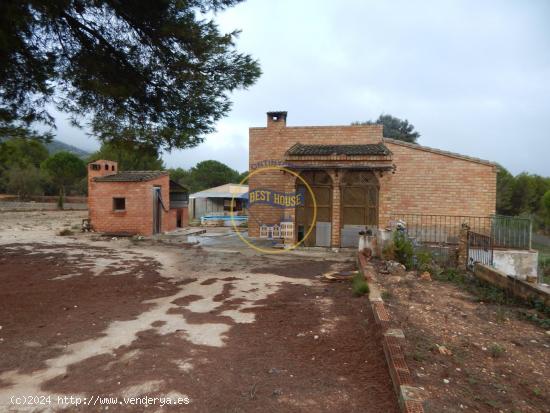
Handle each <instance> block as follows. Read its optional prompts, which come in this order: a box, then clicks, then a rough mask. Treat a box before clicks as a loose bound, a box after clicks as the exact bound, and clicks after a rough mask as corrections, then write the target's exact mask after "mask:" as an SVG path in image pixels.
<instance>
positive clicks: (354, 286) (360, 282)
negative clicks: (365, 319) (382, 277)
mask: <svg viewBox="0 0 550 413" xmlns="http://www.w3.org/2000/svg"><path fill="white" fill-rule="evenodd" d="M351 290H352V291H353V295H355V296H356V297H360V296H362V295H365V294H367V293H368V292H369V285H368V284H367V281H365V277H364V276H363V274H361V273H360V272H358V273H357V274H355V275H354V277H353V279H352V281H351Z"/></svg>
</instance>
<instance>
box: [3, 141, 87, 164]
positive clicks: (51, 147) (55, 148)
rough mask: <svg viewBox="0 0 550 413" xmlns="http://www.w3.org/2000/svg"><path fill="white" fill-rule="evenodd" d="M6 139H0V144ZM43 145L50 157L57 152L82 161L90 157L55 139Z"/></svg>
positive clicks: (78, 149) (82, 151)
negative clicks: (68, 153) (69, 154)
mask: <svg viewBox="0 0 550 413" xmlns="http://www.w3.org/2000/svg"><path fill="white" fill-rule="evenodd" d="M8 139H10V138H6V137H0V143H2V142H5V141H6V140H8ZM44 145H45V146H46V148H47V149H48V152H49V153H50V155H52V154H54V153H57V152H70V153H73V154H75V155H76V156H78V157H79V158H82V159H85V158H87V157H88V156H90V155H91V153H90V152H86V151H85V150H82V149H80V148H77V147H76V146H73V145H69V144H67V143H64V142H61V141H58V140H57V139H54V140H53V141H51V142H50V143H45V144H44Z"/></svg>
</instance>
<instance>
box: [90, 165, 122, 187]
mask: <svg viewBox="0 0 550 413" xmlns="http://www.w3.org/2000/svg"><path fill="white" fill-rule="evenodd" d="M116 173H118V163H117V162H115V161H107V160H104V159H100V160H97V161H94V162H90V163H89V164H88V188H89V185H90V182H91V181H92V179H93V178H97V177H98V176H105V175H113V174H116Z"/></svg>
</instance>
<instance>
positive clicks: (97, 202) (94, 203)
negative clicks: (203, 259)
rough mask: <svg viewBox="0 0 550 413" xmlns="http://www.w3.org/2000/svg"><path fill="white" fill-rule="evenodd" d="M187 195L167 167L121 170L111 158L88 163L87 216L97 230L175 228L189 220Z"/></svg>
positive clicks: (133, 231) (136, 231)
mask: <svg viewBox="0 0 550 413" xmlns="http://www.w3.org/2000/svg"><path fill="white" fill-rule="evenodd" d="M188 197H189V194H188V191H187V189H186V188H184V187H182V186H181V185H179V184H177V183H176V182H174V181H171V180H170V177H169V175H168V172H166V171H118V165H117V162H114V161H108V160H97V161H94V162H91V163H89V164H88V217H89V219H90V221H91V225H92V227H93V229H94V230H95V231H98V232H108V233H124V234H140V235H153V234H157V233H161V232H167V231H173V230H175V229H176V228H177V227H182V226H185V225H187V223H188V213H187V203H188Z"/></svg>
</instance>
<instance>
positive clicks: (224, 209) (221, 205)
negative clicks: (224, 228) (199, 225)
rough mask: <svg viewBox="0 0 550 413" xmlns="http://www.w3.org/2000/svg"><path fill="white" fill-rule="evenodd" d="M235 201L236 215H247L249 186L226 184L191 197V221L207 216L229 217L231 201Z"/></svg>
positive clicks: (234, 209)
mask: <svg viewBox="0 0 550 413" xmlns="http://www.w3.org/2000/svg"><path fill="white" fill-rule="evenodd" d="M232 199H235V205H234V207H233V211H234V212H235V213H236V215H247V204H248V202H247V200H248V185H239V184H231V183H229V184H224V185H220V186H216V187H213V188H209V189H205V190H204V191H200V192H195V193H193V194H191V195H189V219H190V220H198V219H200V218H201V217H203V216H205V215H220V216H229V215H230V213H231V200H232Z"/></svg>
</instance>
